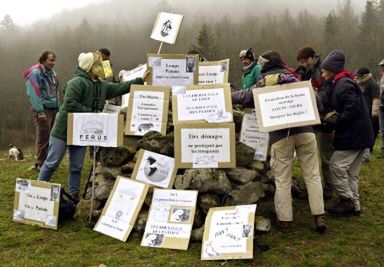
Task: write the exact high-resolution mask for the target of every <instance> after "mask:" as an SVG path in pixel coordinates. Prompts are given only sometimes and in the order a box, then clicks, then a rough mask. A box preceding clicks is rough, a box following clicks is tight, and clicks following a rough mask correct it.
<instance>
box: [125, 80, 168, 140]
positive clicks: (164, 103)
mask: <svg viewBox="0 0 384 267" xmlns="http://www.w3.org/2000/svg"><path fill="white" fill-rule="evenodd" d="M170 90H171V89H170V88H167V87H159V86H149V85H136V84H135V85H132V87H131V93H130V96H129V104H128V109H127V123H126V125H125V134H126V135H136V136H143V135H144V134H145V133H147V132H149V131H157V132H159V133H161V134H162V135H165V133H166V130H167V121H168V108H169V95H170Z"/></svg>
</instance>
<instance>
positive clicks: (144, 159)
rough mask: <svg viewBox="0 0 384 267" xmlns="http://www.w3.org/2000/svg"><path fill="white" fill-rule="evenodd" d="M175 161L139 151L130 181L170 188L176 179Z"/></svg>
mask: <svg viewBox="0 0 384 267" xmlns="http://www.w3.org/2000/svg"><path fill="white" fill-rule="evenodd" d="M176 171H177V169H176V168H175V159H174V158H171V157H168V156H165V155H161V154H158V153H155V152H151V151H147V150H143V149H140V151H139V154H138V158H137V161H136V165H135V168H134V170H133V173H132V176H131V177H132V179H136V180H139V181H141V182H144V183H147V184H151V185H154V186H158V187H162V188H172V186H173V182H174V180H175V177H176Z"/></svg>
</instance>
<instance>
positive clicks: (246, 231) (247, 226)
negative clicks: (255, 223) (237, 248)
mask: <svg viewBox="0 0 384 267" xmlns="http://www.w3.org/2000/svg"><path fill="white" fill-rule="evenodd" d="M251 230H252V225H250V224H243V233H242V237H249V235H250V234H251Z"/></svg>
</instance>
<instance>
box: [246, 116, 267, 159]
mask: <svg viewBox="0 0 384 267" xmlns="http://www.w3.org/2000/svg"><path fill="white" fill-rule="evenodd" d="M239 141H240V142H242V143H244V144H246V145H247V146H250V147H252V148H254V149H255V157H254V159H255V160H261V161H265V160H266V159H267V154H268V145H269V134H268V133H267V132H260V129H259V125H258V123H257V119H256V112H255V110H254V109H253V110H250V109H248V110H244V117H243V122H242V123H241V131H240V138H239Z"/></svg>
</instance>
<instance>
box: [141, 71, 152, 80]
mask: <svg viewBox="0 0 384 267" xmlns="http://www.w3.org/2000/svg"><path fill="white" fill-rule="evenodd" d="M150 73H151V71H150V70H146V71H145V72H144V74H143V77H141V79H143V82H146V81H147V79H148V76H149V74H150Z"/></svg>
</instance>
